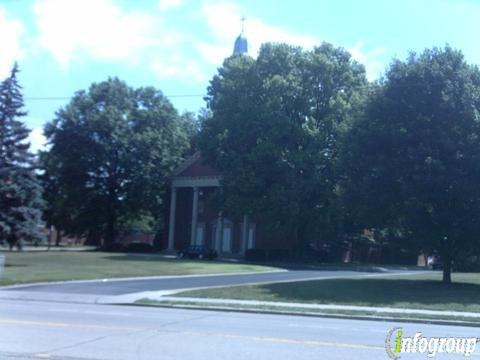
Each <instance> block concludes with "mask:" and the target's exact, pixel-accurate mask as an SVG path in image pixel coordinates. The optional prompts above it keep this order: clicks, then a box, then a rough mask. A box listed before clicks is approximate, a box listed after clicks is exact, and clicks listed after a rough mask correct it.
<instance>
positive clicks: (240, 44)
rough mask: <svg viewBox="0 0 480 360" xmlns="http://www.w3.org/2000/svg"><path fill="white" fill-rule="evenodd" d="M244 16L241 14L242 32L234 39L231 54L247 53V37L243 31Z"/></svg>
mask: <svg viewBox="0 0 480 360" xmlns="http://www.w3.org/2000/svg"><path fill="white" fill-rule="evenodd" d="M245 20H247V19H246V18H245V16H242V18H241V21H242V32H241V33H240V35H238V37H237V39H236V40H235V45H234V46H233V54H234V55H238V54H240V55H244V54H247V53H248V42H247V38H246V37H245V35H244V33H243V32H244V31H245Z"/></svg>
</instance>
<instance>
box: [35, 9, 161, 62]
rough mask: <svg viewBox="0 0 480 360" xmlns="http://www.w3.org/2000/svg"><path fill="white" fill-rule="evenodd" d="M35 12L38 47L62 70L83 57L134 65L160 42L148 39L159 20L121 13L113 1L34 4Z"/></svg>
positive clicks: (135, 13)
mask: <svg viewBox="0 0 480 360" xmlns="http://www.w3.org/2000/svg"><path fill="white" fill-rule="evenodd" d="M34 10H35V14H36V17H37V25H38V33H39V34H38V41H39V43H40V45H41V46H42V47H43V48H45V49H47V50H48V51H50V52H51V53H52V54H53V55H54V57H55V58H56V59H57V61H58V62H59V63H60V64H62V65H64V66H66V65H68V63H69V62H70V61H72V60H73V59H78V58H81V57H83V56H90V57H92V58H95V59H101V60H133V61H135V60H137V59H138V54H139V52H140V51H141V50H142V49H145V48H147V47H149V46H152V45H155V44H157V43H158V42H159V41H161V39H160V38H154V37H151V34H152V33H153V32H154V29H155V27H156V26H158V24H157V20H158V19H156V18H154V17H153V16H151V15H149V14H146V13H140V12H126V11H123V10H122V9H121V8H119V7H118V6H117V5H115V3H114V2H113V1H112V0H82V1H65V0H37V2H36V3H35V6H34Z"/></svg>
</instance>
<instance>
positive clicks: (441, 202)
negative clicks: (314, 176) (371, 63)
mask: <svg viewBox="0 0 480 360" xmlns="http://www.w3.org/2000/svg"><path fill="white" fill-rule="evenodd" d="M348 144H349V146H348V147H346V148H345V154H344V161H343V163H344V169H345V184H346V185H345V188H346V197H347V198H348V199H349V200H348V201H349V203H350V204H353V205H352V206H353V207H351V209H353V210H351V214H352V215H353V214H361V217H358V219H359V223H360V224H362V225H363V226H365V227H373V228H390V229H397V230H398V231H399V232H400V233H402V234H403V236H402V237H403V238H404V239H406V240H410V241H411V240H412V239H414V241H413V244H416V246H417V249H419V248H423V249H425V250H430V251H433V250H436V251H439V252H440V255H441V257H442V259H443V263H444V271H443V281H444V282H446V283H450V282H451V269H452V263H453V261H454V259H455V258H456V256H457V255H458V253H459V252H460V251H464V250H468V249H469V248H470V247H471V246H472V245H473V244H478V242H479V236H478V234H479V231H480V227H479V225H480V71H479V70H478V68H477V67H475V66H471V65H469V64H467V63H466V62H465V60H464V58H463V56H462V54H461V53H460V52H459V51H455V50H453V49H452V48H450V47H448V46H447V47H445V48H443V49H438V48H434V49H431V50H425V51H424V52H423V53H421V54H419V55H418V54H415V53H412V54H411V55H410V56H409V57H408V59H407V60H406V61H400V60H395V61H394V62H393V63H392V65H391V66H390V68H389V70H388V71H387V73H386V77H385V79H384V80H383V81H381V82H380V83H379V84H378V86H377V87H376V88H375V89H374V92H373V94H372V96H371V98H370V101H369V104H368V105H367V110H366V114H365V116H364V117H363V118H361V119H360V120H359V121H358V122H357V123H356V124H355V125H354V127H353V129H352V131H351V133H350V135H349V142H348Z"/></svg>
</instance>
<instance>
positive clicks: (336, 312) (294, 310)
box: [136, 299, 480, 326]
mask: <svg viewBox="0 0 480 360" xmlns="http://www.w3.org/2000/svg"><path fill="white" fill-rule="evenodd" d="M136 304H139V305H147V306H159V307H177V308H187V309H192V308H193V309H198V308H201V309H211V310H234V311H255V312H268V313H278V314H282V313H283V314H299V315H305V314H306V315H316V316H335V317H346V318H354V317H361V318H365V317H367V318H372V319H375V318H388V319H393V320H417V321H418V320H422V321H427V322H428V321H434V320H441V321H449V322H451V321H453V322H461V323H462V324H463V325H464V324H465V323H466V322H468V323H473V324H475V326H477V324H478V323H480V319H479V318H478V317H469V316H454V315H449V314H447V313H445V314H442V315H430V314H419V313H407V314H402V313H396V312H388V311H368V310H343V309H308V308H305V307H285V306H280V305H278V306H272V305H242V304H235V305H233V304H223V303H222V304H212V303H208V302H202V301H181V300H175V301H172V300H168V301H167V300H162V301H159V300H151V299H140V300H138V301H136ZM380 310H381V309H380Z"/></svg>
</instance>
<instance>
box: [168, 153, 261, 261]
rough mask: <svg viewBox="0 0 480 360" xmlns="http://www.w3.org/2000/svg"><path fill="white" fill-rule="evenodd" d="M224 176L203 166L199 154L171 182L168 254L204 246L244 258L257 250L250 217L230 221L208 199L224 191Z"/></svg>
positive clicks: (220, 252)
mask: <svg viewBox="0 0 480 360" xmlns="http://www.w3.org/2000/svg"><path fill="white" fill-rule="evenodd" d="M221 179H222V176H221V174H220V173H218V172H217V171H216V170H214V169H213V168H211V167H210V166H208V165H206V164H204V163H203V161H202V159H201V156H200V153H196V154H194V155H193V156H192V157H191V158H190V159H188V160H187V161H186V162H185V163H184V164H183V165H182V166H180V167H179V168H178V169H177V170H176V171H175V172H174V174H173V176H172V178H171V194H170V212H169V214H170V217H169V228H168V248H167V250H168V251H171V252H173V251H175V250H180V249H181V248H183V247H186V246H188V245H205V246H207V247H209V248H211V249H215V250H216V251H217V253H218V254H222V255H227V256H228V255H242V254H244V253H245V250H246V249H248V248H251V247H254V246H255V224H253V223H250V222H249V219H248V217H247V216H244V217H243V219H240V220H237V221H236V222H235V221H234V220H233V219H230V218H229V217H228V215H227V214H224V213H222V212H215V211H214V210H213V209H212V207H211V206H210V202H209V199H210V197H211V195H213V193H214V192H216V191H218V190H219V189H220V187H221Z"/></svg>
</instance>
